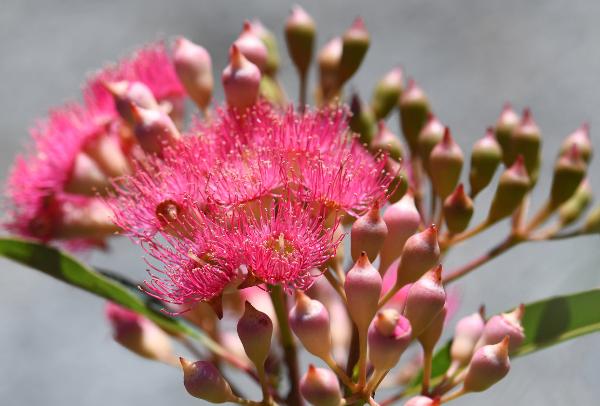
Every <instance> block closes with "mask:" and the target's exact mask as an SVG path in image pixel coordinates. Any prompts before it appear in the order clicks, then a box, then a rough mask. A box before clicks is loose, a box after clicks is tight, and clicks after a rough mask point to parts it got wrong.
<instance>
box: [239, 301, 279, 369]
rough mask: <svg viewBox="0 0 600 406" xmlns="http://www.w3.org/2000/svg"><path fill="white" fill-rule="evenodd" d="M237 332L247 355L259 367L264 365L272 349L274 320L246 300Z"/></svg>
mask: <svg viewBox="0 0 600 406" xmlns="http://www.w3.org/2000/svg"><path fill="white" fill-rule="evenodd" d="M237 333H238V336H239V337H240V341H241V342H242V344H243V346H244V350H245V351H246V355H248V358H250V360H251V361H252V362H253V363H254V365H256V367H257V368H261V367H263V366H264V364H265V361H266V360H267V357H268V356H269V351H270V349H271V337H272V336H273V322H272V321H271V319H270V318H269V316H267V315H266V314H265V313H263V312H261V311H258V310H256V309H255V308H254V306H252V305H251V304H250V302H246V308H245V310H244V314H243V316H242V317H241V318H240V320H239V321H238V324H237Z"/></svg>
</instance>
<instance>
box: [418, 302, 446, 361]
mask: <svg viewBox="0 0 600 406" xmlns="http://www.w3.org/2000/svg"><path fill="white" fill-rule="evenodd" d="M447 314H448V310H447V308H446V306H444V307H443V308H442V310H441V311H440V312H439V313H438V314H437V316H435V317H434V319H433V320H432V321H431V323H429V325H428V326H427V327H426V328H425V330H423V332H422V333H421V334H419V337H417V339H418V340H419V343H421V347H423V351H424V352H425V353H426V354H431V353H432V352H433V349H434V348H435V345H436V344H437V342H438V341H439V339H440V337H441V336H442V331H443V330H444V322H445V321H446V315H447Z"/></svg>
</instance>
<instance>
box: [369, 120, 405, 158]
mask: <svg viewBox="0 0 600 406" xmlns="http://www.w3.org/2000/svg"><path fill="white" fill-rule="evenodd" d="M371 150H373V151H375V152H378V151H382V152H387V154H388V155H389V157H390V158H392V159H395V160H397V161H399V160H401V159H402V155H403V151H402V143H401V142H400V139H399V138H398V137H396V135H395V134H394V133H393V132H391V131H390V130H389V129H388V128H387V127H386V125H385V122H384V121H383V120H381V121H379V123H378V124H377V134H376V135H375V138H374V139H373V142H371Z"/></svg>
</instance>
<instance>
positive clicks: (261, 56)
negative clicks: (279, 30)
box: [233, 21, 267, 72]
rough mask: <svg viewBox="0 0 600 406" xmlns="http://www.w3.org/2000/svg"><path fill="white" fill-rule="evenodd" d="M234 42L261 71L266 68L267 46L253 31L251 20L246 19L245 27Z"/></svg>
mask: <svg viewBox="0 0 600 406" xmlns="http://www.w3.org/2000/svg"><path fill="white" fill-rule="evenodd" d="M233 44H234V45H235V46H236V47H237V49H239V51H240V52H241V53H242V55H244V56H245V57H246V59H248V60H249V61H250V62H251V63H253V64H254V65H256V67H258V69H259V70H260V71H261V72H262V71H263V70H264V68H265V66H266V64H267V47H266V46H265V44H264V43H263V42H262V40H261V39H260V38H258V36H257V35H256V33H254V32H253V31H252V25H251V24H250V21H244V28H243V29H242V32H241V34H240V36H239V37H238V38H237V39H236V40H235V42H234V43H233Z"/></svg>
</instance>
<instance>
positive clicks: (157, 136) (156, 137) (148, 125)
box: [132, 106, 181, 154]
mask: <svg viewBox="0 0 600 406" xmlns="http://www.w3.org/2000/svg"><path fill="white" fill-rule="evenodd" d="M132 111H133V117H134V122H135V126H134V129H133V132H134V134H135V138H136V139H137V141H138V142H139V144H140V146H141V147H142V149H143V150H144V151H145V152H147V153H149V154H160V153H161V151H162V150H163V149H164V148H165V147H166V146H168V145H173V144H174V143H175V142H177V141H178V140H179V139H180V138H181V135H180V134H179V130H177V127H176V126H175V123H173V120H171V118H170V117H169V116H168V115H167V114H166V113H164V112H162V111H160V110H148V109H144V108H141V107H137V106H132Z"/></svg>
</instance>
